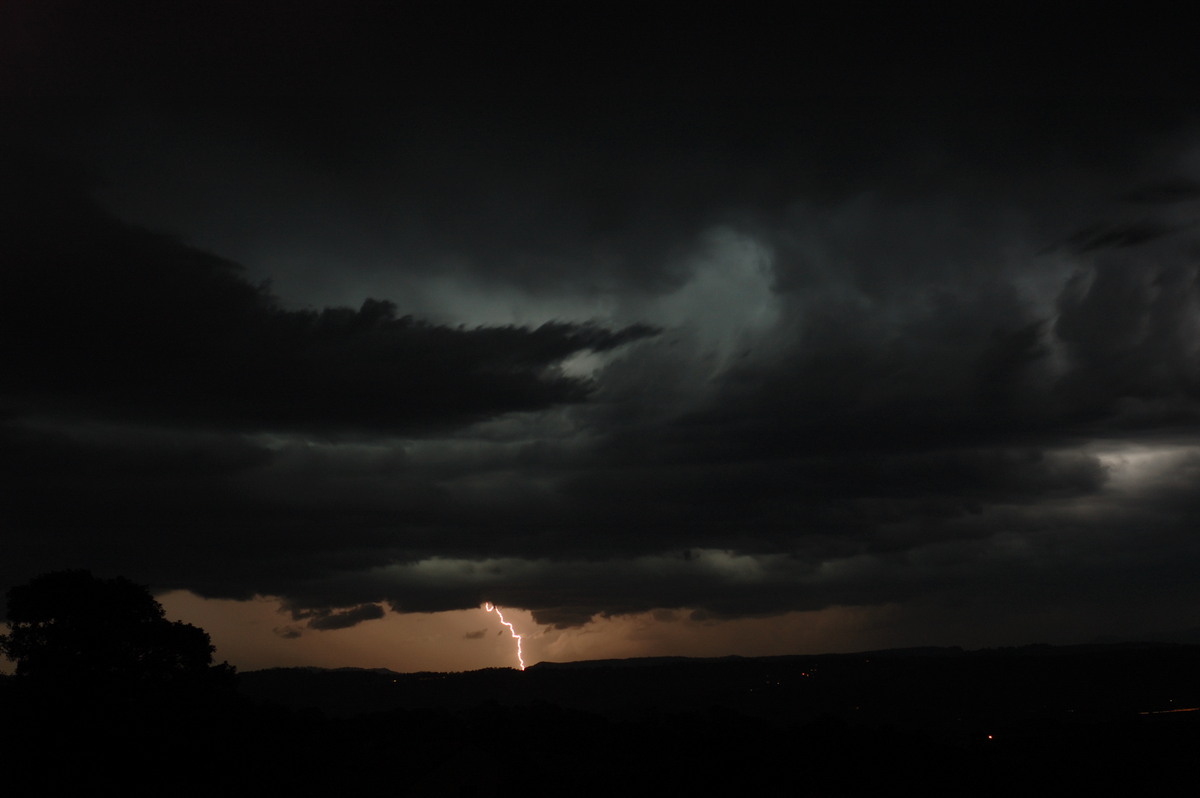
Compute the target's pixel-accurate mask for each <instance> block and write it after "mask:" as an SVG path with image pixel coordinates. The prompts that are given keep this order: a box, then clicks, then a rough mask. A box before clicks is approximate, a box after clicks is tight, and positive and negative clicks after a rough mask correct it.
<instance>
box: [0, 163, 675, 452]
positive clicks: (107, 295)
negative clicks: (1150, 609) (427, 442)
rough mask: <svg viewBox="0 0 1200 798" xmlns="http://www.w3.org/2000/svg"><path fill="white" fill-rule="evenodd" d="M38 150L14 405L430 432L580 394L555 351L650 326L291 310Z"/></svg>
mask: <svg viewBox="0 0 1200 798" xmlns="http://www.w3.org/2000/svg"><path fill="white" fill-rule="evenodd" d="M38 169H39V164H38V163H37V162H36V161H33V162H29V161H25V162H24V163H21V164H14V165H10V168H9V169H8V170H6V172H7V174H6V178H7V179H6V181H5V183H6V185H5V196H6V200H7V201H6V203H5V207H4V214H5V217H6V220H7V222H8V225H7V227H6V232H5V234H4V236H3V239H2V242H0V246H2V247H3V251H2V253H0V254H2V255H3V257H4V261H5V270H4V272H3V274H2V275H0V281H2V282H0V336H2V338H3V340H4V341H5V344H4V345H3V346H4V348H3V351H2V354H3V357H4V360H5V363H6V368H5V371H4V374H3V376H2V377H0V389H2V390H3V393H4V395H5V399H6V402H7V404H8V405H9V406H10V407H12V408H17V409H18V410H20V409H23V408H28V409H31V410H32V411H34V412H37V411H40V410H42V409H44V408H46V407H53V408H54V409H55V410H56V411H60V412H61V411H66V412H75V413H78V414H80V415H83V416H98V417H101V418H116V419H122V420H126V421H128V420H130V419H137V420H142V421H157V422H161V423H168V424H177V423H182V424H193V425H195V424H210V425H216V426H225V427H233V428H240V429H249V430H263V429H309V430H332V429H342V430H352V429H355V428H365V429H370V430H372V431H375V432H379V431H384V430H393V431H397V430H402V431H405V432H409V433H414V432H416V433H419V432H421V431H424V430H429V429H435V428H439V427H447V426H454V425H458V424H462V423H466V422H470V421H476V420H481V419H485V418H488V417H492V416H495V415H498V414H501V413H505V412H511V411H518V410H525V411H528V410H536V409H540V408H545V407H548V406H550V405H552V404H555V403H560V402H572V401H580V400H582V399H583V398H584V396H585V395H586V392H587V386H586V385H585V384H583V383H582V382H580V381H578V380H575V379H571V378H568V377H565V376H563V375H561V374H559V373H556V371H555V368H554V367H555V366H556V364H558V363H559V362H561V361H562V360H563V359H565V358H567V357H569V356H570V355H572V354H574V353H576V352H581V351H593V352H602V351H606V350H609V349H612V348H614V347H616V346H620V345H622V344H624V343H626V342H628V341H632V340H636V339H637V338H641V337H645V336H647V335H651V334H653V332H654V331H653V330H651V329H650V328H649V327H646V326H644V325H643V326H634V327H629V328H626V329H624V330H619V331H610V330H606V329H602V328H599V327H595V326H587V325H579V324H568V323H547V324H543V325H542V326H540V327H539V328H537V329H526V328H518V327H505V328H475V329H465V328H461V327H460V328H449V327H444V326H438V325H433V324H428V323H424V322H420V321H417V320H414V319H412V318H411V317H402V318H397V317H396V313H395V306H394V305H393V304H392V303H390V302H385V301H376V300H367V301H366V302H364V303H363V305H362V307H361V308H359V309H358V310H352V309H349V308H326V309H324V310H322V311H320V312H317V311H284V310H282V309H280V308H279V307H278V306H277V305H276V304H275V302H274V301H273V299H272V298H271V297H270V295H269V294H268V293H267V292H266V290H265V289H264V288H263V287H261V286H255V285H252V284H250V283H248V282H247V281H246V280H245V279H243V278H242V276H241V275H240V274H239V272H238V267H237V266H236V265H234V264H232V263H230V262H227V261H224V260H222V259H220V258H217V257H215V256H213V255H210V254H208V253H205V252H201V251H199V250H196V249H193V248H191V247H188V246H185V245H183V244H181V243H179V242H177V241H176V240H174V239H171V238H169V237H167V236H164V235H159V234H155V233H150V232H147V231H144V230H140V229H137V228H132V227H129V226H126V225H124V224H122V223H120V222H118V221H116V220H115V219H112V218H109V217H107V216H106V215H104V214H103V213H101V212H100V211H99V210H98V209H96V208H94V207H93V206H92V205H91V204H90V203H89V201H88V200H87V199H86V197H84V196H80V195H79V194H78V193H72V192H70V191H68V192H67V193H65V194H63V193H60V192H61V191H62V189H61V188H60V187H59V186H58V185H56V184H55V183H54V181H53V178H52V176H51V175H48V174H46V173H41V172H39V171H38Z"/></svg>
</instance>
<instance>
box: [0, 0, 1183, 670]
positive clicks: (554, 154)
mask: <svg viewBox="0 0 1200 798" xmlns="http://www.w3.org/2000/svg"><path fill="white" fill-rule="evenodd" d="M144 5H145V6H146V7H145V8H141V9H139V10H137V11H136V12H128V13H126V12H122V11H120V10H118V11H113V10H112V9H111V8H110V7H108V6H103V7H101V6H100V4H84V3H79V4H72V3H65V2H51V3H39V4H34V3H28V4H22V3H16V4H12V6H11V7H6V8H5V10H4V12H3V13H4V15H5V19H4V20H3V24H2V25H0V27H3V28H4V30H5V33H4V34H3V35H4V37H5V40H4V41H3V50H4V52H5V53H6V55H5V56H4V59H3V61H4V63H3V65H0V70H2V72H3V90H4V96H5V100H4V111H3V115H2V117H0V119H2V121H0V132H2V135H3V139H2V143H3V150H4V151H3V153H2V155H0V165H2V168H3V175H2V178H0V194H2V201H3V223H2V224H0V257H2V259H3V260H2V266H0V362H2V368H0V473H2V474H3V484H4V489H3V492H2V493H0V524H2V527H0V534H2V535H3V556H0V585H2V586H4V587H5V588H7V587H9V586H11V585H13V584H18V583H20V582H23V581H25V580H26V579H28V578H30V577H32V576H34V575H36V574H38V573H42V572H45V571H49V570H57V569H61V568H68V567H72V568H74V567H85V568H90V569H92V570H93V571H95V572H96V573H98V574H102V575H115V574H121V575H125V576H127V577H129V578H131V579H134V580H135V581H137V582H140V583H144V584H147V585H150V586H152V587H153V588H154V589H155V590H156V591H159V593H160V595H162V596H163V597H164V599H163V600H164V602H165V603H167V606H168V610H169V611H171V612H172V613H174V614H176V615H179V616H180V617H183V619H184V620H190V621H193V622H196V623H199V624H200V625H203V626H205V628H207V629H209V631H210V632H211V633H212V634H213V637H214V642H216V643H217V644H218V646H219V647H221V649H220V650H219V651H218V656H222V654H224V655H225V656H228V657H230V658H231V659H233V660H234V661H235V664H239V665H242V666H243V667H246V666H261V665H267V664H282V663H287V664H299V663H302V662H317V663H319V664H351V665H352V664H361V665H369V666H375V665H386V666H389V667H395V668H397V669H401V670H402V669H406V668H418V667H446V668H451V667H453V668H464V667H484V666H487V665H495V664H509V662H508V660H509V659H510V658H511V649H510V648H509V647H508V646H507V643H506V642H505V641H504V640H498V641H494V642H488V641H489V640H492V638H493V637H495V633H496V632H497V631H498V630H497V627H496V621H495V619H494V616H488V615H486V614H485V613H483V612H482V611H481V610H479V609H478V607H479V606H480V604H481V603H482V602H484V601H489V602H494V603H496V604H498V605H500V606H502V607H505V608H510V610H511V612H512V613H513V614H514V616H513V617H515V618H517V619H518V620H519V621H520V622H521V624H523V626H524V629H525V631H526V633H527V634H528V635H529V638H530V639H529V641H528V643H527V646H526V650H527V652H530V651H532V659H533V660H535V661H536V660H537V659H567V658H577V657H581V656H589V657H592V656H632V655H637V654H668V653H683V654H713V655H723V654H759V653H789V652H796V653H799V652H800V651H813V652H815V651H825V650H847V649H855V648H860V649H865V648H871V647H881V646H890V645H922V644H945V645H955V644H961V645H965V646H971V647H976V646H985V645H1001V644H1020V643H1033V642H1056V643H1057V642H1064V643H1067V642H1081V641H1088V640H1094V639H1131V638H1139V637H1154V636H1157V637H1171V636H1178V635H1181V634H1186V633H1187V632H1189V631H1192V632H1193V633H1194V630H1196V629H1197V628H1198V627H1200V580H1197V579H1196V573H1197V566H1198V565H1200V540H1198V539H1197V535H1196V530H1197V528H1198V522H1200V498H1198V497H1200V492H1198V491H1197V488H1198V487H1200V283H1198V279H1200V269H1198V267H1200V235H1198V233H1197V227H1196V224H1197V221H1198V220H1200V125H1198V124H1197V123H1198V122H1200V110H1197V109H1198V106H1196V104H1195V102H1194V98H1195V96H1196V95H1195V92H1194V89H1195V87H1196V85H1197V82H1196V80H1195V77H1196V75H1195V71H1196V68H1195V66H1194V65H1193V64H1192V63H1191V62H1192V60H1193V59H1192V57H1191V55H1192V51H1191V50H1190V49H1189V48H1188V47H1186V46H1184V45H1185V42H1183V41H1182V39H1181V38H1179V37H1172V36H1170V35H1167V34H1165V33H1164V30H1161V29H1155V30H1150V29H1149V28H1144V29H1143V28H1141V27H1139V26H1138V25H1137V24H1136V21H1134V22H1131V23H1130V24H1129V25H1124V26H1122V27H1121V29H1120V30H1116V29H1110V30H1108V31H1107V32H1104V33H1100V34H1090V35H1088V36H1084V35H1083V34H1082V29H1081V28H1080V29H1076V28H1074V27H1073V25H1074V23H1075V21H1074V20H1070V19H1067V18H1062V19H1047V18H1045V17H1044V16H1043V17H1039V18H1038V20H1037V21H1038V24H1036V25H1034V24H1032V20H1030V19H1022V18H1018V17H1015V16H1014V17H1013V18H1010V19H989V20H980V19H977V18H972V17H969V16H957V17H955V16H946V15H942V14H934V13H929V14H928V15H926V16H924V17H918V18H912V17H904V18H888V19H880V18H878V17H877V16H875V15H874V14H871V13H868V11H867V9H864V8H860V7H854V6H852V7H849V8H848V9H844V10H842V11H840V12H838V13H836V14H835V13H832V12H830V13H824V12H821V13H815V14H813V15H812V16H811V17H809V18H808V19H807V20H806V21H805V23H804V24H803V25H802V26H797V25H796V24H794V23H791V22H789V21H788V20H786V19H784V18H780V19H774V20H773V19H768V18H764V17H762V16H761V15H754V14H752V13H750V10H749V9H743V8H742V6H740V5H739V6H737V7H736V8H733V7H731V8H729V9H726V10H725V12H723V13H717V14H713V15H711V16H705V17H697V16H695V15H694V14H689V15H685V16H680V15H678V14H674V13H671V12H669V11H668V10H666V9H665V8H662V7H660V10H658V11H653V12H637V13H635V12H633V11H631V10H630V8H631V7H628V8H627V7H622V6H617V7H616V10H613V9H609V8H601V7H600V6H596V7H595V8H594V9H593V10H592V11H588V12H584V11H577V10H576V11H572V12H570V14H565V13H564V12H562V11H561V10H556V8H555V6H553V5H545V6H532V5H521V4H516V5H513V4H504V5H495V6H493V8H492V9H490V10H487V11H484V10H481V9H478V8H474V7H472V6H470V5H454V6H449V5H448V4H431V5H428V6H426V5H422V4H415V5H410V4H395V6H392V7H381V6H364V7H363V8H369V9H371V10H370V12H369V13H368V11H366V10H362V11H357V12H353V11H346V10H344V9H341V8H340V5H339V4H334V3H328V4H322V3H302V4H294V3H253V4H243V3H237V4H232V3H231V4H194V5H190V4H187V3H183V4H173V5H171V6H169V7H166V6H164V8H167V9H168V10H163V9H159V8H158V4H144ZM247 6H250V8H247ZM381 8H386V9H387V10H384V11H381V10H380V9H381ZM430 613H432V614H430ZM485 631H486V634H485ZM451 651H453V655H450V654H448V653H447V652H451ZM529 658H530V657H528V656H527V659H529Z"/></svg>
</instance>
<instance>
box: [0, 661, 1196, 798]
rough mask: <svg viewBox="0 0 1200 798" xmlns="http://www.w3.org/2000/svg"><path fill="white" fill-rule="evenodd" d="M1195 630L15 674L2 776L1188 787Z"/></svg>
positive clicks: (476, 788) (28, 791)
mask: <svg viewBox="0 0 1200 798" xmlns="http://www.w3.org/2000/svg"><path fill="white" fill-rule="evenodd" d="M1195 707H1200V646H1163V645H1146V646H1138V645H1125V646H1097V647H1074V648H1053V647H1028V648H1020V649H1001V650H986V651H976V652H963V651H961V650H958V649H929V650H915V651H889V652H874V653H869V654H856V655H826V656H808V657H771V658H756V659H740V658H726V659H714V660H690V659H655V660H626V661H608V662H587V663H574V664H567V665H556V664H549V663H547V664H541V665H537V666H534V667H531V668H530V669H528V670H527V671H525V672H518V671H515V670H507V669H490V670H482V671H473V672H468V673H457V674H440V673H423V674H397V673H392V672H390V671H373V670H372V671H369V670H337V671H323V670H316V669H275V670H267V671H257V672H250V673H243V674H240V675H239V676H238V677H237V680H236V684H232V683H231V684H229V685H227V686H225V687H214V686H212V685H206V686H205V687H204V688H203V689H202V690H197V691H194V692H189V691H187V690H185V689H181V688H178V687H173V688H171V689H170V690H160V691H157V692H155V691H154V690H150V689H146V688H137V689H105V690H103V691H94V690H89V689H88V688H87V686H85V685H72V686H70V689H61V690H48V689H46V688H44V687H42V688H39V689H36V690H34V689H30V688H29V687H28V686H27V685H24V684H22V683H20V680H18V679H15V678H7V679H4V680H2V681H0V713H2V714H3V719H4V723H3V729H4V731H3V733H2V734H3V737H2V738H0V744H2V746H3V748H2V749H0V750H2V752H3V757H2V758H3V761H4V763H5V764H4V771H5V779H4V785H5V787H6V792H9V793H10V794H14V795H35V794H44V795H50V794H61V793H62V791H63V790H65V789H88V790H98V789H103V790H105V791H106V792H108V791H112V792H115V793H117V794H146V795H148V794H155V795H199V794H213V793H218V794H223V795H242V794H246V795H312V794H337V795H386V796H402V795H462V796H467V795H471V796H474V795H479V796H488V795H512V796H533V795H614V794H619V795H688V794H696V795H701V794H703V795H708V794H737V795H775V794H789V795H822V796H823V795H868V794H879V793H884V794H907V793H909V792H914V791H915V792H917V793H918V794H932V795H1009V794H1024V795H1050V794H1071V795H1079V794H1084V793H1085V792H1088V791H1097V792H1098V791H1101V790H1103V791H1104V792H1109V791H1110V790H1111V789H1112V788H1114V787H1116V788H1121V789H1124V790H1131V791H1135V792H1136V793H1137V794H1147V792H1148V791H1153V790H1165V789H1170V790H1172V791H1173V792H1174V791H1175V790H1177V789H1183V788H1187V787H1188V786H1189V785H1190V784H1191V782H1192V781H1193V772H1192V771H1193V769H1194V762H1195V757H1196V752H1197V751H1200V711H1192V710H1193V708H1195Z"/></svg>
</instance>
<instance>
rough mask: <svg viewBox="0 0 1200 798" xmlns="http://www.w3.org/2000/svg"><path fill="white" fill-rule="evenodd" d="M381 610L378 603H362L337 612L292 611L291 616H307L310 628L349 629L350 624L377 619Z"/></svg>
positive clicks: (354, 624) (298, 617)
mask: <svg viewBox="0 0 1200 798" xmlns="http://www.w3.org/2000/svg"><path fill="white" fill-rule="evenodd" d="M383 612H384V611H383V607H381V606H379V605H378V604H363V605H361V606H358V607H353V608H351V609H348V610H340V611H338V612H330V611H328V610H321V611H315V612H299V613H293V617H295V618H296V619H297V620H299V619H302V618H307V619H308V626H309V628H311V629H320V630H327V629H349V628H350V627H351V626H356V625H358V624H360V623H362V622H363V621H374V620H378V619H379V618H382V617H383Z"/></svg>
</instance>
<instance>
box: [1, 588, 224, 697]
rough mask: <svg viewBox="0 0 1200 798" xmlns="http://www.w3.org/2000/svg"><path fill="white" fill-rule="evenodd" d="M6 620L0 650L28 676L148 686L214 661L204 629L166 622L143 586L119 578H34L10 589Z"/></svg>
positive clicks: (197, 671)
mask: <svg viewBox="0 0 1200 798" xmlns="http://www.w3.org/2000/svg"><path fill="white" fill-rule="evenodd" d="M8 623H9V625H10V627H11V631H10V632H9V634H7V635H3V636H0V652H3V653H4V654H6V655H7V656H8V657H9V658H11V659H13V660H16V663H17V676H18V677H22V678H25V679H29V680H37V681H42V680H47V681H53V682H55V683H56V684H58V685H61V686H66V685H69V684H89V683H103V684H113V683H118V682H119V683H126V684H144V685H150V684H161V683H169V682H175V681H179V680H187V679H188V678H189V677H204V676H207V675H208V674H209V672H210V665H211V664H212V654H213V651H214V648H213V646H212V643H211V642H210V641H209V637H208V633H206V632H205V631H204V630H203V629H200V628H198V627H195V626H192V625H191V624H186V623H182V622H179V621H169V620H167V619H166V618H165V617H164V614H163V608H162V605H161V604H159V603H158V602H157V601H155V600H154V597H153V596H151V595H150V592H149V591H148V590H147V589H146V588H145V587H143V586H141V585H137V584H134V583H133V582H131V581H129V580H128V579H125V578H123V577H117V578H115V579H100V578H97V577H95V576H92V574H91V573H89V572H87V571H58V572H54V573H48V574H43V575H42V576H38V577H35V578H34V579H32V580H30V581H29V582H28V583H26V584H24V585H19V586H17V587H14V588H12V589H11V590H9V591H8ZM224 668H225V669H226V670H229V668H228V666H224Z"/></svg>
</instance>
